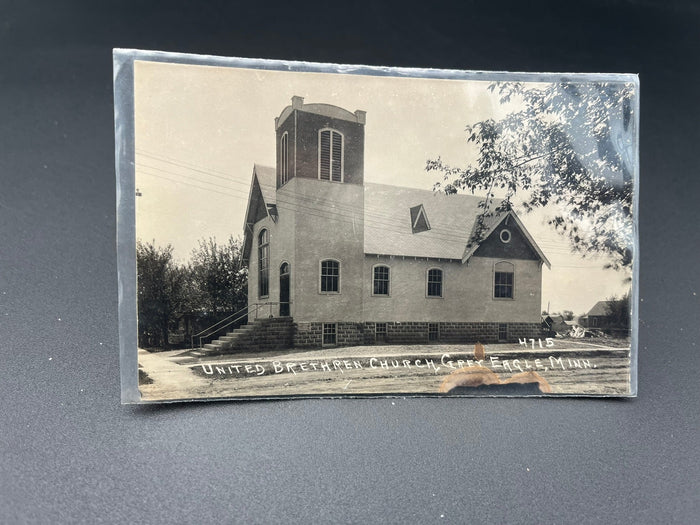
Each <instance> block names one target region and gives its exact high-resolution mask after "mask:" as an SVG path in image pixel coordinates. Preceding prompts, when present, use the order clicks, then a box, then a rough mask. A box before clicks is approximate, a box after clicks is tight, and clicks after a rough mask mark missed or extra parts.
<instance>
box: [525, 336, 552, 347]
mask: <svg viewBox="0 0 700 525" xmlns="http://www.w3.org/2000/svg"><path fill="white" fill-rule="evenodd" d="M528 341H529V345H528ZM518 342H519V343H520V344H521V345H522V346H531V347H532V349H533V350H534V349H535V343H537V344H539V345H540V348H544V347H547V348H551V347H553V346H554V339H552V338H551V337H547V338H545V340H544V344H542V339H520V338H518Z"/></svg>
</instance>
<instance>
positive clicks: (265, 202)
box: [241, 164, 277, 261]
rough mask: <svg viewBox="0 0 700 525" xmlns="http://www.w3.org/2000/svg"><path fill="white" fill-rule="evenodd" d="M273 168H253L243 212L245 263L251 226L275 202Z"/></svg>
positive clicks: (275, 192) (250, 242) (250, 243)
mask: <svg viewBox="0 0 700 525" xmlns="http://www.w3.org/2000/svg"><path fill="white" fill-rule="evenodd" d="M276 177H277V174H276V172H275V168H270V167H269V166H261V165H260V164H255V165H254V166H253V178H252V180H251V182H250V192H249V193H248V208H247V209H246V212H245V223H244V224H243V252H242V254H241V255H242V258H243V260H244V261H247V260H248V258H249V257H250V250H251V245H252V240H251V238H250V232H251V231H252V226H253V224H255V223H256V222H257V221H259V220H260V219H261V218H263V217H265V216H266V215H267V214H268V213H269V208H270V206H271V205H274V204H275V203H276V202H277V191H276Z"/></svg>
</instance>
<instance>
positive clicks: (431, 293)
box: [428, 268, 442, 297]
mask: <svg viewBox="0 0 700 525" xmlns="http://www.w3.org/2000/svg"><path fill="white" fill-rule="evenodd" d="M428 297H442V270H440V269H438V268H433V269H432V270H428Z"/></svg>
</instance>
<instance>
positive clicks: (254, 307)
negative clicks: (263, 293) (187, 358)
mask: <svg viewBox="0 0 700 525" xmlns="http://www.w3.org/2000/svg"><path fill="white" fill-rule="evenodd" d="M278 304H279V303H253V304H251V305H248V306H246V307H244V308H241V309H240V310H238V311H237V312H234V313H232V314H231V315H229V316H228V317H225V318H223V319H222V320H221V321H219V322H218V323H215V324H213V325H211V326H209V327H207V328H205V329H204V330H202V331H201V332H199V333H196V334H193V335H191V336H190V350H194V340H195V338H199V347H198V348H202V339H204V338H205V337H211V336H212V335H214V334H215V333H217V332H219V331H221V330H223V329H224V328H228V327H229V326H231V325H232V324H234V323H236V322H238V321H240V320H241V319H243V318H244V317H246V316H247V315H250V314H253V313H256V312H257V311H258V310H260V308H263V307H265V306H269V309H270V311H269V316H270V317H274V316H273V314H272V307H273V306H274V305H278Z"/></svg>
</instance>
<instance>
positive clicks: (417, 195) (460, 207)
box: [364, 183, 483, 260]
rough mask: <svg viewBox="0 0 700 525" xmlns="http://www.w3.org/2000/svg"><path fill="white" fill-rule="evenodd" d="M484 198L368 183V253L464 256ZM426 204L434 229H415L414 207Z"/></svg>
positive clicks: (366, 198)
mask: <svg viewBox="0 0 700 525" xmlns="http://www.w3.org/2000/svg"><path fill="white" fill-rule="evenodd" d="M482 200H483V199H482V197H477V196H474V195H462V194H458V195H445V194H443V193H436V192H433V191H431V190H419V189H414V188H402V187H397V186H389V185H385V184H367V183H366V184H365V226H364V231H365V253H370V254H380V255H403V256H408V257H431V258H436V259H437V258H439V259H457V260H462V256H463V255H464V251H465V247H466V245H467V243H468V242H469V238H470V236H471V234H472V231H473V229H474V223H475V220H476V217H477V215H478V214H479V212H480V211H481V208H479V202H481V201H482ZM421 204H422V205H423V209H424V210H425V214H426V216H427V217H428V218H429V220H430V230H427V231H422V232H420V233H413V228H412V223H411V219H412V217H411V212H410V210H411V208H414V207H416V206H419V205H421Z"/></svg>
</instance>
